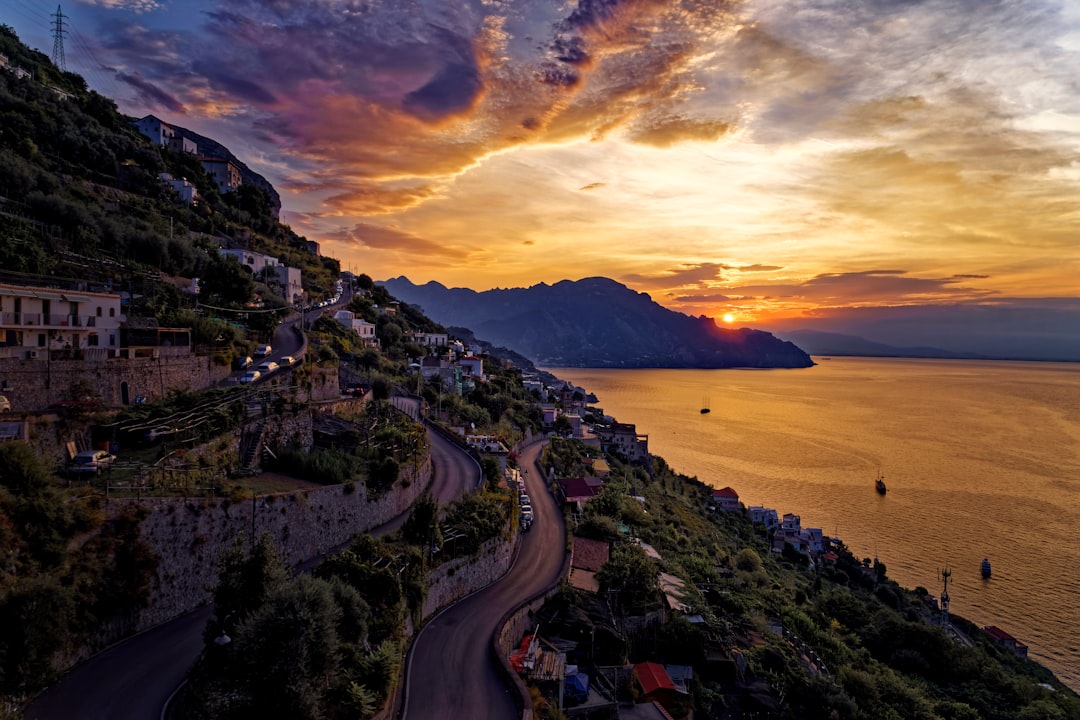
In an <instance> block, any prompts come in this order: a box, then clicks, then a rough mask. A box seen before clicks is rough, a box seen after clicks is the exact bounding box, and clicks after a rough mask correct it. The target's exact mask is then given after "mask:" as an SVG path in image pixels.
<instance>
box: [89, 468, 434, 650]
mask: <svg viewBox="0 0 1080 720" xmlns="http://www.w3.org/2000/svg"><path fill="white" fill-rule="evenodd" d="M430 481H431V464H430V462H426V461H425V462H424V463H423V464H422V465H420V466H418V467H403V468H402V474H401V479H400V480H399V482H398V484H397V485H395V487H394V489H393V491H391V492H389V493H386V494H385V495H383V496H382V497H381V498H378V499H377V500H374V501H370V502H369V501H368V499H367V494H366V490H365V488H364V487H363V486H362V485H357V486H356V487H355V488H353V489H350V486H348V485H332V486H327V487H320V488H316V489H313V490H304V491H297V492H292V493H286V494H281V495H268V496H262V497H257V498H255V500H254V502H252V500H251V499H250V498H248V499H244V500H241V501H232V500H229V499H223V498H210V499H194V498H188V499H182V498H181V499H177V498H144V499H133V498H132V499H111V500H109V501H108V510H109V512H110V514H114V513H118V512H119V511H120V510H121V509H122V508H123V507H124V506H125V505H128V504H131V503H137V504H139V505H141V506H142V507H143V508H145V509H146V510H147V511H148V515H147V517H146V518H145V519H144V520H143V521H142V524H141V525H140V535H141V537H142V539H143V540H145V541H146V543H147V544H148V545H149V546H150V548H151V550H152V551H153V552H154V554H155V555H156V556H157V558H158V562H159V565H158V571H157V575H156V576H155V578H154V582H153V587H152V590H151V600H150V606H149V607H148V608H147V609H146V610H143V611H142V612H140V613H139V615H138V617H137V618H136V619H135V620H134V627H133V628H131V629H132V630H135V631H138V630H143V629H146V628H149V627H153V626H154V625H157V624H158V623H161V622H164V621H166V620H169V619H171V618H173V617H176V616H177V615H179V614H181V613H183V612H186V611H188V610H191V609H193V608H195V607H198V606H199V605H202V604H203V603H206V602H209V601H210V599H211V591H212V589H213V587H214V586H215V585H216V584H217V570H218V559H219V558H220V557H221V554H222V553H223V552H224V551H225V550H227V549H228V548H229V547H231V546H232V544H233V542H235V541H238V540H239V541H240V542H243V543H245V544H246V543H249V542H250V541H251V538H252V533H253V532H254V534H255V535H262V534H263V533H268V534H269V536H270V538H271V539H272V540H273V541H274V542H275V544H276V545H277V547H278V548H279V550H280V551H281V553H282V555H283V556H284V558H285V559H286V561H287V562H288V563H289V564H290V565H296V564H299V563H300V562H303V561H305V560H308V559H311V558H313V557H316V556H318V555H321V554H323V553H326V552H328V551H330V550H332V549H334V548H336V547H338V546H341V545H343V544H346V543H348V542H349V541H350V540H351V539H352V537H353V536H354V535H356V534H357V533H362V532H365V531H367V530H370V529H371V528H374V527H377V526H378V525H381V524H382V523H384V522H386V521H388V520H390V519H392V518H394V517H396V516H397V515H399V514H400V513H402V512H404V511H405V510H406V509H408V508H409V506H410V505H411V504H412V503H413V501H414V500H415V499H416V498H417V497H418V496H419V495H420V494H421V493H422V492H423V491H424V489H426V488H427V486H428V485H429V483H430Z"/></svg>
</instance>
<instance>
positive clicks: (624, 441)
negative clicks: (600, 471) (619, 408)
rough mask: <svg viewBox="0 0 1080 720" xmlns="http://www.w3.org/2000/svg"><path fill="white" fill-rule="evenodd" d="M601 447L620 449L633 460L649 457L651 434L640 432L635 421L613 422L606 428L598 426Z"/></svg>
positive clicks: (604, 448)
mask: <svg viewBox="0 0 1080 720" xmlns="http://www.w3.org/2000/svg"><path fill="white" fill-rule="evenodd" d="M596 435H597V437H599V438H600V443H601V448H602V449H603V450H605V451H607V450H608V449H609V448H611V449H615V450H618V451H619V452H620V453H622V455H623V457H625V458H626V459H627V460H630V461H631V462H634V461H637V460H648V459H649V436H648V435H645V434H642V433H639V432H638V431H637V426H636V425H634V424H633V423H612V424H611V425H610V426H608V427H606V428H597V429H596Z"/></svg>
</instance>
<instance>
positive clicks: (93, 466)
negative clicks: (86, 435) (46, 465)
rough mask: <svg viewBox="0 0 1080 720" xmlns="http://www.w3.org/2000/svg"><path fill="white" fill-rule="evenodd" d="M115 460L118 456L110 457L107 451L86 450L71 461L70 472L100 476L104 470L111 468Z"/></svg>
mask: <svg viewBox="0 0 1080 720" xmlns="http://www.w3.org/2000/svg"><path fill="white" fill-rule="evenodd" d="M114 460H116V456H115V455H110V454H109V453H108V452H106V451H105V450H85V451H83V452H81V453H79V454H77V455H76V456H75V457H74V458H72V459H71V463H70V464H69V465H68V472H70V473H77V474H80V475H82V474H86V473H93V474H94V475H99V474H100V473H101V471H102V470H103V469H107V468H109V467H111V466H112V464H113V461H114Z"/></svg>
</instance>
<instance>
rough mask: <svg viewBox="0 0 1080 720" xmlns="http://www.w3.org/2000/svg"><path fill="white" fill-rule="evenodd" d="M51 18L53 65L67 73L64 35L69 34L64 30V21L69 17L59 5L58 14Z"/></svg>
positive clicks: (57, 7) (55, 13)
mask: <svg viewBox="0 0 1080 720" xmlns="http://www.w3.org/2000/svg"><path fill="white" fill-rule="evenodd" d="M49 17H51V18H53V46H52V63H53V65H55V66H56V67H58V68H60V70H61V71H63V72H67V61H66V60H65V59H64V33H66V32H67V30H65V29H64V20H65V19H67V15H65V14H64V12H63V10H61V9H60V6H59V5H57V6H56V12H54V13H53V14H52V15H50V16H49Z"/></svg>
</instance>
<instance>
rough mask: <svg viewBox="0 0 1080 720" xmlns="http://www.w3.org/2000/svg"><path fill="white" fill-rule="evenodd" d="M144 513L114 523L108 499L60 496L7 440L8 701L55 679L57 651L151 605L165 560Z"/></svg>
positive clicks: (1, 608) (2, 659) (2, 616)
mask: <svg viewBox="0 0 1080 720" xmlns="http://www.w3.org/2000/svg"><path fill="white" fill-rule="evenodd" d="M140 519H141V517H140V515H139V512H138V511H137V510H136V509H134V508H132V509H130V511H126V512H124V513H122V514H120V515H119V516H117V517H116V518H115V519H113V520H106V519H105V514H104V510H103V508H102V498H101V497H97V496H94V495H78V494H71V493H69V492H61V491H60V490H59V489H58V487H57V482H56V479H55V478H54V477H53V476H52V475H51V473H50V471H49V470H48V469H47V468H46V467H45V466H44V464H43V463H42V461H41V459H40V458H39V457H38V456H37V455H36V454H35V453H34V452H33V451H32V450H31V449H30V448H29V447H28V446H27V445H25V444H23V443H6V444H3V445H0V560H2V562H0V698H2V697H6V698H18V697H20V696H23V695H25V694H27V693H30V692H33V691H35V690H37V689H39V688H40V687H42V686H43V685H45V684H47V683H49V682H51V681H52V680H53V679H55V678H56V676H57V665H56V659H57V656H58V655H62V654H65V653H77V652H78V651H79V650H80V649H81V648H83V647H84V646H86V645H91V646H92V645H93V638H94V637H95V635H96V633H97V632H98V630H99V629H100V626H101V625H104V624H107V623H124V622H125V620H126V618H127V616H128V613H129V612H130V611H132V610H134V609H137V608H140V607H143V606H145V604H146V602H147V600H148V599H149V596H150V581H151V578H152V577H153V575H154V571H155V569H156V566H157V562H156V560H155V558H154V557H153V556H152V554H151V553H150V551H149V549H148V547H147V546H146V544H145V543H144V542H143V541H142V540H141V539H139V532H138V528H139V521H140ZM0 707H2V702H0ZM0 712H2V711H0Z"/></svg>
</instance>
